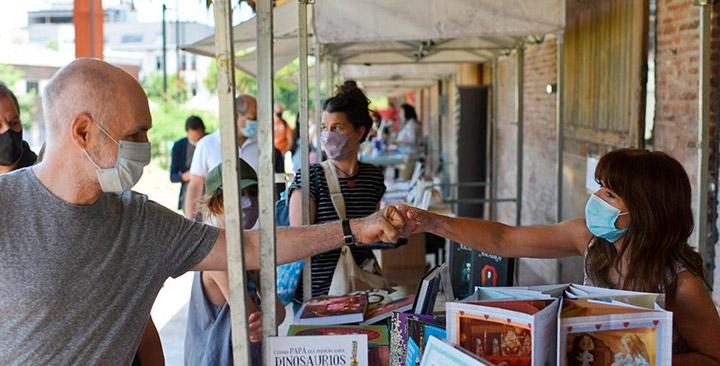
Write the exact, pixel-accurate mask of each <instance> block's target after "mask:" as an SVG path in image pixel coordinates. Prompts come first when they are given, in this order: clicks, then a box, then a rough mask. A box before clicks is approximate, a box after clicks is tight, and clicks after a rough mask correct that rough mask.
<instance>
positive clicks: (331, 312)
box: [295, 292, 367, 325]
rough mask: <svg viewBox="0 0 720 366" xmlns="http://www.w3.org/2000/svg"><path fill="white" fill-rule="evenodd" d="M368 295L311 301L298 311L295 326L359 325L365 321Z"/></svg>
mask: <svg viewBox="0 0 720 366" xmlns="http://www.w3.org/2000/svg"><path fill="white" fill-rule="evenodd" d="M366 308H367V294H366V293H364V292H363V293H357V294H351V295H345V296H326V297H318V298H314V299H310V300H309V301H308V302H306V303H305V304H304V305H303V306H302V308H301V309H300V310H299V311H298V314H297V316H296V317H295V324H298V325H330V324H348V323H359V322H362V321H363V319H364V313H365V309H366Z"/></svg>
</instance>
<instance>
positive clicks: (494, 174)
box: [490, 57, 500, 221]
mask: <svg viewBox="0 0 720 366" xmlns="http://www.w3.org/2000/svg"><path fill="white" fill-rule="evenodd" d="M498 85H499V84H498V60H497V57H496V58H494V59H493V60H492V121H491V123H492V127H491V129H490V138H491V141H490V145H491V148H492V152H491V155H492V165H491V167H490V169H491V173H490V177H491V179H492V181H491V183H490V196H491V197H492V199H493V201H492V205H491V209H490V220H493V221H495V220H497V210H498V208H497V202H496V201H495V200H496V199H497V198H498V195H497V192H498V189H497V185H498V166H497V165H498V162H499V161H500V159H498V148H497V144H498V136H497V134H498V120H499V118H498V113H499V112H500V111H499V110H498V99H499V95H498Z"/></svg>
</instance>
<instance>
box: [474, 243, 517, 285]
mask: <svg viewBox="0 0 720 366" xmlns="http://www.w3.org/2000/svg"><path fill="white" fill-rule="evenodd" d="M514 268H515V259H513V258H503V257H498V256H496V255H492V254H488V253H485V252H480V251H477V250H473V252H472V278H471V281H472V282H471V283H472V287H473V288H474V287H498V286H512V284H513V272H514Z"/></svg>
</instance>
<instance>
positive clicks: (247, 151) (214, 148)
mask: <svg viewBox="0 0 720 366" xmlns="http://www.w3.org/2000/svg"><path fill="white" fill-rule="evenodd" d="M235 111H236V113H237V115H236V121H237V129H238V144H239V145H240V147H239V148H238V153H239V156H240V158H242V159H243V160H245V161H246V162H247V163H248V164H250V166H251V167H252V168H253V169H254V170H255V171H257V169H258V141H257V131H258V123H257V100H255V97H253V96H251V95H247V94H243V95H240V96H238V97H237V98H235ZM220 152H221V147H220V129H219V128H218V129H217V131H215V132H213V133H211V134H209V135H207V136H205V137H203V138H202V139H200V141H199V142H198V144H197V146H196V147H195V153H194V155H193V159H192V164H191V165H190V183H189V184H188V188H187V193H186V194H185V216H186V217H188V218H195V217H197V214H198V200H199V199H200V197H201V196H202V194H203V186H204V185H205V178H206V177H207V175H208V173H209V172H210V170H211V169H212V168H214V167H215V166H216V165H218V164H220V162H221V161H222V157H221V153H220ZM282 160H283V159H282V154H281V153H280V152H279V151H277V149H275V171H276V172H278V173H281V172H283V161H282Z"/></svg>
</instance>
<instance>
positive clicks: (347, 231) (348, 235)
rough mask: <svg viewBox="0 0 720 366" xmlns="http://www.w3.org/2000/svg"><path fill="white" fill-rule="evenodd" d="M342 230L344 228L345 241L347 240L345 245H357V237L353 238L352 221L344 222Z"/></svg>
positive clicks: (346, 220)
mask: <svg viewBox="0 0 720 366" xmlns="http://www.w3.org/2000/svg"><path fill="white" fill-rule="evenodd" d="M342 228H343V239H344V240H345V245H352V244H355V237H354V236H353V234H352V231H350V220H348V219H345V220H342Z"/></svg>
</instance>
